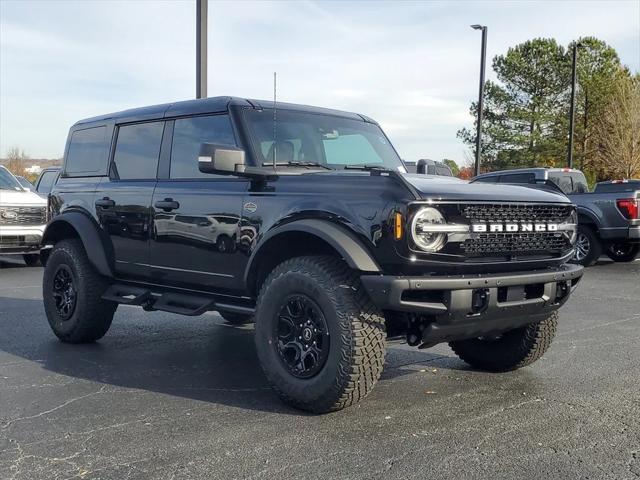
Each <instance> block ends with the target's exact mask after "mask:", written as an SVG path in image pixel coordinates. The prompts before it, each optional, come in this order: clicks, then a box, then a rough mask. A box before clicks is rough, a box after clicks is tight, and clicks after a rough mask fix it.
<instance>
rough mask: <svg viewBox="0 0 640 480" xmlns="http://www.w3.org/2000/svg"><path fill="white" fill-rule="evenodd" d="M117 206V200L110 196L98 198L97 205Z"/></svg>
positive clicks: (104, 206) (105, 206)
mask: <svg viewBox="0 0 640 480" xmlns="http://www.w3.org/2000/svg"><path fill="white" fill-rule="evenodd" d="M115 206H116V202H114V201H113V200H111V199H110V198H109V197H104V198H102V199H100V200H96V207H102V208H109V207H115Z"/></svg>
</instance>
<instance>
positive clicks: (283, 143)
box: [245, 109, 403, 170]
mask: <svg viewBox="0 0 640 480" xmlns="http://www.w3.org/2000/svg"><path fill="white" fill-rule="evenodd" d="M245 120H246V123H247V127H248V129H249V133H250V139H251V143H252V147H253V151H254V155H255V158H256V162H257V164H258V165H260V164H262V165H273V161H274V158H275V161H276V163H277V164H287V163H290V162H295V163H318V164H320V165H323V166H326V167H329V168H333V169H343V168H345V167H346V166H351V167H357V166H362V167H364V166H368V167H382V168H388V169H393V170H399V169H402V168H403V165H402V161H401V160H400V157H398V155H397V153H396V152H395V150H394V149H393V147H392V146H391V144H390V143H389V140H388V139H387V137H386V136H385V135H384V133H383V132H382V130H381V129H380V127H378V126H377V125H374V124H372V123H367V122H364V121H359V120H352V119H348V118H342V117H337V116H333V115H321V114H314V113H304V112H292V111H290V110H277V111H276V122H275V128H274V119H273V110H272V109H263V110H247V111H246V113H245ZM274 138H275V139H276V141H274Z"/></svg>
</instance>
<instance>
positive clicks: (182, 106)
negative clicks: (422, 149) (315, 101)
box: [76, 97, 376, 125]
mask: <svg viewBox="0 0 640 480" xmlns="http://www.w3.org/2000/svg"><path fill="white" fill-rule="evenodd" d="M232 105H237V106H240V107H247V108H256V109H261V108H272V107H273V101H272V100H251V99H246V98H238V97H209V98H200V99H197V100H186V101H181V102H174V103H163V104H161V105H152V106H149V107H141V108H132V109H129V110H123V111H122V112H115V113H108V114H106V115H100V116H97V117H91V118H85V119H83V120H79V121H78V122H76V125H81V124H86V123H95V122H102V121H107V120H115V121H117V122H130V121H140V120H151V119H157V118H171V117H178V116H183V115H198V114H203V113H219V112H225V111H227V110H228V109H229V107H230V106H232ZM277 107H278V109H279V110H296V111H302V112H309V113H323V114H326V115H335V116H339V117H345V118H351V119H354V120H361V121H365V122H370V123H376V122H375V121H374V120H372V119H370V118H368V117H366V116H364V115H359V114H356V113H350V112H343V111H341V110H332V109H329V108H321V107H312V106H309V105H298V104H295V103H284V102H278V104H277Z"/></svg>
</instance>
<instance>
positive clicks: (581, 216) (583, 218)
mask: <svg viewBox="0 0 640 480" xmlns="http://www.w3.org/2000/svg"><path fill="white" fill-rule="evenodd" d="M578 224H579V225H588V226H590V227H591V228H593V229H594V230H595V231H596V233H598V232H599V230H600V222H599V221H598V218H597V217H596V216H595V215H594V214H593V212H591V211H589V210H587V209H585V208H578Z"/></svg>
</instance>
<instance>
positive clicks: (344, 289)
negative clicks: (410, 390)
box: [255, 256, 386, 413]
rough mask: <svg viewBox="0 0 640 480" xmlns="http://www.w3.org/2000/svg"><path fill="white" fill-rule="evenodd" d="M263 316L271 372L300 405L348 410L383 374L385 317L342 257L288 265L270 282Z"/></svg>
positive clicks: (260, 339)
mask: <svg viewBox="0 0 640 480" xmlns="http://www.w3.org/2000/svg"><path fill="white" fill-rule="evenodd" d="M255 320H256V336H255V341H256V349H257V352H258V357H259V358H260V363H261V365H262V368H263V370H264V372H265V375H266V376H267V378H268V380H269V381H270V383H271V384H272V385H273V387H274V388H275V390H276V391H277V392H278V394H279V395H280V397H281V398H282V399H283V400H284V402H286V403H288V404H290V405H292V406H294V407H296V408H300V409H302V410H308V411H311V412H314V413H324V412H330V411H334V410H340V409H342V408H344V407H347V406H349V405H352V404H354V403H357V402H358V401H359V400H361V399H362V398H364V397H365V396H366V395H367V394H368V393H369V392H370V391H371V389H372V388H373V386H374V385H375V383H376V382H377V381H378V379H379V378H380V375H381V373H382V368H383V366H384V356H385V349H386V348H385V347H386V345H385V342H386V335H385V327H384V317H383V315H382V313H381V312H379V311H378V310H377V309H376V307H375V306H374V305H373V304H372V303H371V301H370V300H369V297H368V296H367V294H366V292H364V290H363V289H362V286H361V285H360V280H359V279H358V277H357V275H356V274H355V273H354V272H352V271H351V270H350V269H349V268H348V267H347V266H346V265H344V263H343V262H341V261H340V260H339V259H336V258H333V257H320V256H318V257H315V256H309V257H297V258H293V259H291V260H287V261H285V262H283V263H281V264H280V265H279V266H277V267H276V268H275V269H274V270H273V271H272V272H271V274H270V275H269V276H268V277H267V279H266V280H265V282H264V284H263V286H262V289H261V291H260V295H259V297H258V303H257V308H256V318H255Z"/></svg>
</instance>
